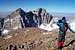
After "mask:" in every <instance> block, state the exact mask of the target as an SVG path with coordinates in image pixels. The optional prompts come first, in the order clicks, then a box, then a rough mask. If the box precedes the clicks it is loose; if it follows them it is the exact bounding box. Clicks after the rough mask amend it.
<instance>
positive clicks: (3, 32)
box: [2, 29, 10, 35]
mask: <svg viewBox="0 0 75 50" xmlns="http://www.w3.org/2000/svg"><path fill="white" fill-rule="evenodd" d="M9 31H10V30H7V29H5V30H3V31H2V35H7V34H8V32H9Z"/></svg>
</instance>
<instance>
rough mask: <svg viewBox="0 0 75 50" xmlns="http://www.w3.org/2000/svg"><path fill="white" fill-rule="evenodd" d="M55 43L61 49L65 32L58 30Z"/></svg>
mask: <svg viewBox="0 0 75 50" xmlns="http://www.w3.org/2000/svg"><path fill="white" fill-rule="evenodd" d="M57 41H58V42H57V44H58V49H62V48H63V45H64V41H65V32H61V31H59V34H58V40H57Z"/></svg>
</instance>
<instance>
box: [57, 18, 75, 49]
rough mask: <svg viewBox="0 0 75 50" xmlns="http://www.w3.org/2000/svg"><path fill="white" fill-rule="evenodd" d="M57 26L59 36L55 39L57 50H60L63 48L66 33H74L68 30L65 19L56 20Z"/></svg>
mask: <svg viewBox="0 0 75 50" xmlns="http://www.w3.org/2000/svg"><path fill="white" fill-rule="evenodd" d="M57 25H58V26H59V34H58V39H57V45H58V48H57V50H61V49H62V48H63V46H64V42H65V35H66V31H67V30H68V29H69V30H70V31H71V32H74V31H72V30H71V29H70V27H69V25H68V23H67V22H66V18H65V17H63V18H62V19H61V20H58V22H57Z"/></svg>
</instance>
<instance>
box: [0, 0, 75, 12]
mask: <svg viewBox="0 0 75 50" xmlns="http://www.w3.org/2000/svg"><path fill="white" fill-rule="evenodd" d="M40 7H41V8H45V9H46V10H47V11H48V12H62V13H75V0H0V12H4V11H5V12H7V11H14V10H16V9H17V8H22V9H24V10H25V11H28V10H33V9H37V8H40Z"/></svg>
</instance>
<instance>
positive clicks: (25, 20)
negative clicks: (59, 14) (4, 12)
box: [4, 8, 53, 29]
mask: <svg viewBox="0 0 75 50" xmlns="http://www.w3.org/2000/svg"><path fill="white" fill-rule="evenodd" d="M52 17H53V16H52V15H50V14H49V13H48V12H46V10H45V9H44V8H38V9H36V10H34V11H29V12H25V11H24V10H23V9H21V8H18V9H17V10H15V11H14V12H12V13H11V14H9V15H8V16H7V17H5V18H4V29H18V28H25V27H39V26H40V25H41V24H48V23H50V20H51V18H52Z"/></svg>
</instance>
